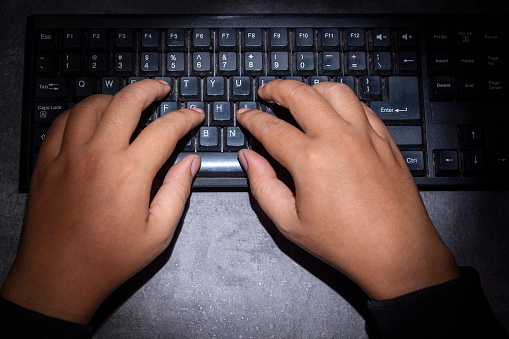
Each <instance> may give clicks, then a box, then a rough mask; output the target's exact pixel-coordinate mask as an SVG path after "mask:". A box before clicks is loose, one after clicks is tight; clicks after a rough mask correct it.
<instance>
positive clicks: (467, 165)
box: [461, 151, 486, 176]
mask: <svg viewBox="0 0 509 339" xmlns="http://www.w3.org/2000/svg"><path fill="white" fill-rule="evenodd" d="M485 168H486V164H485V162H484V152H482V151H465V152H462V154H461V173H462V174H463V175H465V176H475V175H480V174H482V172H483V171H484V170H485Z"/></svg>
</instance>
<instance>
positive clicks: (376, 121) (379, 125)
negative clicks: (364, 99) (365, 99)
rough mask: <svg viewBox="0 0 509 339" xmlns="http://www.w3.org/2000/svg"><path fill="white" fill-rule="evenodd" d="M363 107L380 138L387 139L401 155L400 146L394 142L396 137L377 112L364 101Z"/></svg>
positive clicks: (396, 152) (395, 151)
mask: <svg viewBox="0 0 509 339" xmlns="http://www.w3.org/2000/svg"><path fill="white" fill-rule="evenodd" d="M362 108H363V109H364V112H365V114H366V117H367V119H368V121H369V124H370V125H371V127H372V128H373V130H374V131H375V132H376V134H377V135H378V136H379V137H380V138H382V139H383V140H385V141H386V142H387V143H389V145H390V147H391V149H392V152H393V153H394V154H396V155H399V154H400V153H401V152H400V150H399V147H398V146H397V145H396V142H394V139H393V138H392V136H391V134H390V133H389V130H388V129H387V127H386V126H385V124H384V123H383V122H382V120H380V118H379V117H378V116H377V115H376V114H375V112H373V110H372V109H371V108H369V107H368V106H366V104H364V103H362Z"/></svg>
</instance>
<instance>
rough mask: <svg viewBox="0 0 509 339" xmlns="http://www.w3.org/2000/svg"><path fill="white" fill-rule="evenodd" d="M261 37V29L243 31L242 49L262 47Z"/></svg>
mask: <svg viewBox="0 0 509 339" xmlns="http://www.w3.org/2000/svg"><path fill="white" fill-rule="evenodd" d="M262 42H263V36H262V30H261V28H246V29H244V47H247V48H250V47H262V46H263V45H262Z"/></svg>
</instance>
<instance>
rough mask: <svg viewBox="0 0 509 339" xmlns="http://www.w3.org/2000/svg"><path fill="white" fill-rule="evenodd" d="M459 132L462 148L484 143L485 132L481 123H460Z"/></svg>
mask: <svg viewBox="0 0 509 339" xmlns="http://www.w3.org/2000/svg"><path fill="white" fill-rule="evenodd" d="M458 132H459V135H458V139H459V144H460V148H472V147H477V146H481V145H483V144H484V133H483V128H482V126H481V125H460V126H459V127H458Z"/></svg>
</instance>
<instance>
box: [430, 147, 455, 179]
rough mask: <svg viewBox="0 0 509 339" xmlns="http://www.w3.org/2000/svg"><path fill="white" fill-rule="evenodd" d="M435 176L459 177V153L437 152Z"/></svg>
mask: <svg viewBox="0 0 509 339" xmlns="http://www.w3.org/2000/svg"><path fill="white" fill-rule="evenodd" d="M434 159H435V175H437V176H457V175H459V168H460V167H459V162H458V152H456V151H437V152H435V154H434Z"/></svg>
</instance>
